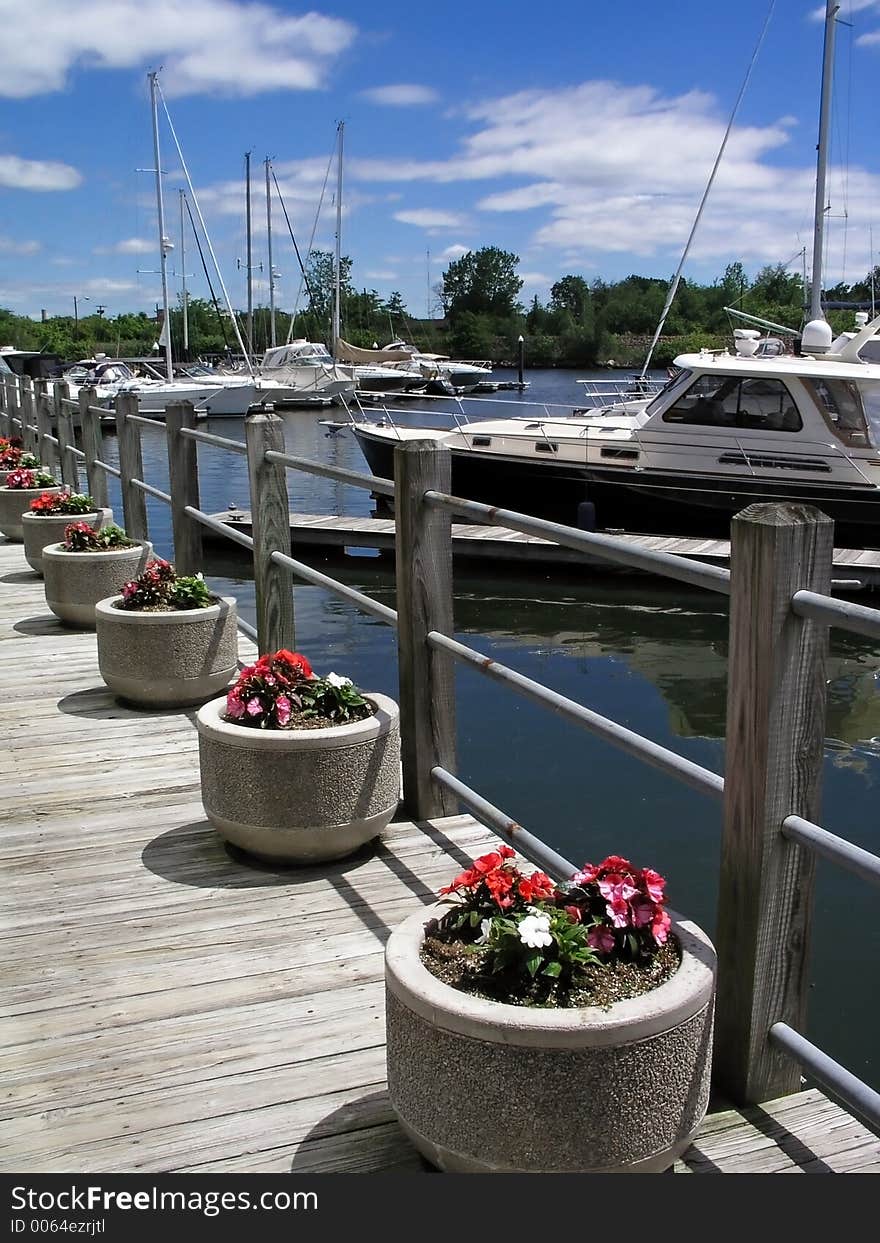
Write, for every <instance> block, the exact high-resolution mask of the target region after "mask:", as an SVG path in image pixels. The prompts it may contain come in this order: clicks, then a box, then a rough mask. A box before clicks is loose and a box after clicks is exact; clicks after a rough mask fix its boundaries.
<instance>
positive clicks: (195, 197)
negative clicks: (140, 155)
mask: <svg viewBox="0 0 880 1243" xmlns="http://www.w3.org/2000/svg"><path fill="white" fill-rule="evenodd" d="M156 89H157V91H158V92H159V97H160V99H161V100H162V107H163V108H164V109H165V116H166V119H167V121H168V128H169V129H170V130H171V137H172V138H173V139H174V145H175V147H176V148H177V157H178V159H179V160H180V167H181V168H182V169H183V175H184V177H185V178H186V184H187V186H188V187H189V194H190V198H191V199H192V202H193V206H194V207H195V209H196V215H197V216H198V218H199V224H200V225H201V226H202V232H203V233H204V235H205V241H206V243H207V245H208V252H209V253H210V256H211V260H212V262H213V264H214V271H215V272H216V273H217V280H218V281H219V282H220V288H221V289H222V290H223V300H224V302H225V303H226V309H227V310H228V312H229V316H230V319H231V320H232V327H233V328H234V330H235V339H236V341H237V342H238V348H239V349H240V350H241V352H242V354H243V355H244V361H245V363H246V365H247V369H248V372H249V373H250V374H251V375H253V374H254V365H253V363H252V362H251V356H250V354H249V353H248V351H247V349H246V348H245V344H244V341H243V340H242V335H241V329H240V328H239V326H238V319H237V317H236V314H235V311H234V310H233V309H232V303H231V301H230V299H229V292H228V290H227V288H226V285H225V283H224V281H223V273H222V272H221V271H220V265H219V263H218V262H217V256H216V255H215V254H214V247H213V246H212V245H211V239H210V237H209V236H208V229H207V226H206V225H205V218H204V216H203V215H202V209H201V207H200V206H199V199H198V195H197V194H196V191H195V187H194V186H193V183H192V178H191V177H190V175H189V169H188V168H187V166H186V160H185V159H184V158H183V151H182V150H181V147H180V142H179V141H178V138H177V131H176V130H175V128H174V122H173V121H172V120H171V113H170V112H169V111H168V104H167V103H166V102H165V96H164V95H163V94H162V88H161V86H160V85H159V83H158V82H157V83H156Z"/></svg>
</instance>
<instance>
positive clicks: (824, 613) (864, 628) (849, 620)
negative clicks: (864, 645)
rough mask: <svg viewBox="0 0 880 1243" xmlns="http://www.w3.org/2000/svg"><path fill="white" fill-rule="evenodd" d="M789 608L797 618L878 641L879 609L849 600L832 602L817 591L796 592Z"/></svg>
mask: <svg viewBox="0 0 880 1243" xmlns="http://www.w3.org/2000/svg"><path fill="white" fill-rule="evenodd" d="M791 607H792V609H793V610H794V611H795V613H797V615H798V617H807V618H809V619H810V620H811V621H817V622H823V623H824V624H825V625H828V626H837V627H838V628H839V629H841V630H850V631H852V632H853V633H854V634H864V635H867V636H868V638H869V639H880V609H872V608H868V607H867V605H864V604H853V603H851V602H850V601H849V600H833V599H832V598H831V596H823V595H822V594H821V593H820V592H817V591H796V592H795V593H794V595H793V596H792V597H791Z"/></svg>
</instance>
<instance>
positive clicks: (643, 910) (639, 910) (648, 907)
mask: <svg viewBox="0 0 880 1243" xmlns="http://www.w3.org/2000/svg"><path fill="white" fill-rule="evenodd" d="M631 909H632V921H633V924H634V925H635V927H636V928H644V927H645V926H646V925H647V924H650V923H652V922H653V919H654V903H653V902H649V901H647V899H645V898H640V899H639V901H638V902H633V903H632V907H631Z"/></svg>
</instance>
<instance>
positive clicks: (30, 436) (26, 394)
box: [17, 376, 43, 462]
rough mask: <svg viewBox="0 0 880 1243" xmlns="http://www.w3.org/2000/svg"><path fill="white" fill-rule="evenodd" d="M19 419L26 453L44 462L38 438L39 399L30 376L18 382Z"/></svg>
mask: <svg viewBox="0 0 880 1243" xmlns="http://www.w3.org/2000/svg"><path fill="white" fill-rule="evenodd" d="M17 394H18V412H17V413H18V418H19V419H20V420H21V439H22V443H23V444H24V448H25V452H26V453H32V454H33V455H34V457H37V458H39V459H40V461H41V462H42V461H43V457H42V456H41V449H42V445H41V444H40V440H39V437H38V436H37V432H36V426H37V399H36V394H35V393H34V382H33V380H32V379H31V378H30V376H25V377H22V378H21V379H20V380H19V381H18V386H17Z"/></svg>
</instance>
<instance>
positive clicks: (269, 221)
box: [266, 155, 278, 345]
mask: <svg viewBox="0 0 880 1243" xmlns="http://www.w3.org/2000/svg"><path fill="white" fill-rule="evenodd" d="M269 169H270V164H269V157H268V155H267V156H266V240H267V243H268V249H269V256H268V258H269V333H270V341H271V344H272V345H277V344H278V342H277V340H276V337H275V268H274V267H273V265H272V191H271V189H270V188H269Z"/></svg>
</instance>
